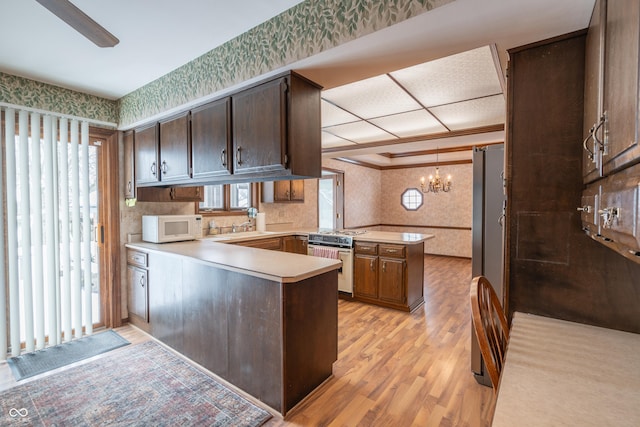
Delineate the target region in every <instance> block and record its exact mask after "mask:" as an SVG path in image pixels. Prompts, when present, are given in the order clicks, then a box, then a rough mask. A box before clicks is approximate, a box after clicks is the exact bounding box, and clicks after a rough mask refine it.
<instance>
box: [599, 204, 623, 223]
mask: <svg viewBox="0 0 640 427" xmlns="http://www.w3.org/2000/svg"><path fill="white" fill-rule="evenodd" d="M598 213H599V214H600V216H601V217H602V227H604V228H611V226H612V225H613V221H614V220H615V219H616V218H618V217H619V216H620V208H616V207H609V208H604V209H600V210H599V211H598Z"/></svg>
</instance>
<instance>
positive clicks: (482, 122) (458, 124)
mask: <svg viewBox="0 0 640 427" xmlns="http://www.w3.org/2000/svg"><path fill="white" fill-rule="evenodd" d="M429 111H431V113H433V115H435V116H436V117H438V119H440V121H441V122H442V123H444V124H445V125H446V126H447V127H448V128H449V129H451V130H461V129H469V128H475V127H480V126H488V125H495V124H500V123H504V122H505V105H504V96H503V95H495V96H489V97H486V98H480V99H472V100H470V101H463V102H456V103H455V104H448V105H443V106H441V107H434V108H430V109H429Z"/></svg>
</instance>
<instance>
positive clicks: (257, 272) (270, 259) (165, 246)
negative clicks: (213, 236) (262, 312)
mask: <svg viewBox="0 0 640 427" xmlns="http://www.w3.org/2000/svg"><path fill="white" fill-rule="evenodd" d="M238 234H240V233H238ZM288 234H289V235H290V234H291V233H288ZM126 246H127V247H128V248H132V249H140V250H144V251H148V252H159V253H163V254H172V255H175V256H182V257H188V258H190V259H193V260H196V261H199V262H202V263H205V264H207V265H212V266H215V267H218V268H222V269H225V270H231V271H235V272H239V273H243V274H247V275H250V276H255V277H260V278H263V279H267V280H273V281H276V282H282V283H294V282H299V281H301V280H304V279H308V278H309V277H313V276H317V275H319V274H322V273H326V272H328V271H332V270H337V269H338V268H340V267H341V266H342V262H341V261H339V260H335V259H327V258H319V257H313V256H307V255H300V254H293V253H288V252H279V251H272V250H265V249H258V248H250V247H245V246H237V245H227V244H224V243H222V242H217V241H214V240H207V239H203V240H194V241H190V242H176V243H162V244H158V243H146V242H137V243H128V244H127V245H126Z"/></svg>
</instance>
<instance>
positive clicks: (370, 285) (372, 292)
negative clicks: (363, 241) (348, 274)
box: [353, 254, 378, 299]
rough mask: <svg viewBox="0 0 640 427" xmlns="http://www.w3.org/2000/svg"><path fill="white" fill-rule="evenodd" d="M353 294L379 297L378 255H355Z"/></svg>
mask: <svg viewBox="0 0 640 427" xmlns="http://www.w3.org/2000/svg"><path fill="white" fill-rule="evenodd" d="M353 268H354V272H353V294H354V296H356V297H365V298H374V299H377V298H378V257H377V256H370V255H358V254H356V255H355V256H354V261H353Z"/></svg>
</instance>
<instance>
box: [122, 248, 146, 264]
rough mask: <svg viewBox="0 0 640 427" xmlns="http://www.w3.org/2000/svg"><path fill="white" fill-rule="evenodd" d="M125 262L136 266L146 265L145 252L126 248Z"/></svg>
mask: <svg viewBox="0 0 640 427" xmlns="http://www.w3.org/2000/svg"><path fill="white" fill-rule="evenodd" d="M127 264H132V265H137V266H138V267H145V268H146V267H147V266H148V264H147V254H146V253H145V252H140V251H136V250H133V249H128V250H127Z"/></svg>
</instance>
